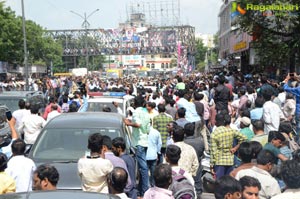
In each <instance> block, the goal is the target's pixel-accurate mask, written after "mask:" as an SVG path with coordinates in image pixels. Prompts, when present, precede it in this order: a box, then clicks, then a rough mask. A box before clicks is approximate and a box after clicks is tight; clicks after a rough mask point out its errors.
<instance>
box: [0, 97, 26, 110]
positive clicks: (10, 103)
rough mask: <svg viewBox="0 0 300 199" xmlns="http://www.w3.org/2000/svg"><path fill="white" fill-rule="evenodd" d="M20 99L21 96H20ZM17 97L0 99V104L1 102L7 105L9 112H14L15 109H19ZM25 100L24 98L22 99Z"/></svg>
mask: <svg viewBox="0 0 300 199" xmlns="http://www.w3.org/2000/svg"><path fill="white" fill-rule="evenodd" d="M20 99H21V98H20ZM20 99H18V98H15V99H11V98H7V99H0V104H3V105H5V106H7V107H8V109H9V110H10V111H11V112H14V111H15V110H18V109H19V106H18V103H19V100H20ZM24 100H25V99H24Z"/></svg>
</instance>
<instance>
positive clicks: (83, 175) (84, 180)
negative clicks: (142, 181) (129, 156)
mask: <svg viewBox="0 0 300 199" xmlns="http://www.w3.org/2000/svg"><path fill="white" fill-rule="evenodd" d="M102 148H103V137H102V135H101V134H100V133H94V134H92V135H90V137H89V139H88V149H90V151H91V152H90V156H86V157H83V158H80V159H79V161H78V174H79V177H80V179H81V188H82V190H83V191H89V192H97V193H108V185H107V174H109V173H110V172H111V171H112V170H113V165H112V163H111V162H110V160H107V159H104V153H103V152H102Z"/></svg>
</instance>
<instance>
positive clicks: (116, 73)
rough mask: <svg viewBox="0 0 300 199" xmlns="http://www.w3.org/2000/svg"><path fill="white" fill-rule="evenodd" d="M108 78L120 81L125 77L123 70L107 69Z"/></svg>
mask: <svg viewBox="0 0 300 199" xmlns="http://www.w3.org/2000/svg"><path fill="white" fill-rule="evenodd" d="M106 77H107V78H113V79H118V78H121V77H123V70H122V69H117V68H114V69H107V71H106Z"/></svg>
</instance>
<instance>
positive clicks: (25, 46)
mask: <svg viewBox="0 0 300 199" xmlns="http://www.w3.org/2000/svg"><path fill="white" fill-rule="evenodd" d="M21 3H22V29H23V39H24V65H25V66H24V67H25V81H26V84H25V90H26V91H28V90H29V74H28V73H29V70H28V57H27V56H28V53H27V41H26V27H25V25H26V24H25V10H24V0H22V1H21Z"/></svg>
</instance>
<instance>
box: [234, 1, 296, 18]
mask: <svg viewBox="0 0 300 199" xmlns="http://www.w3.org/2000/svg"><path fill="white" fill-rule="evenodd" d="M249 11H258V12H261V13H262V15H263V16H272V15H275V16H283V15H294V14H295V13H296V14H298V13H299V11H300V5H298V4H290V3H285V4H253V3H247V4H246V5H245V6H243V8H242V7H241V5H240V4H238V3H237V2H232V4H231V18H234V17H236V16H241V15H245V14H246V13H247V12H249Z"/></svg>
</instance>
